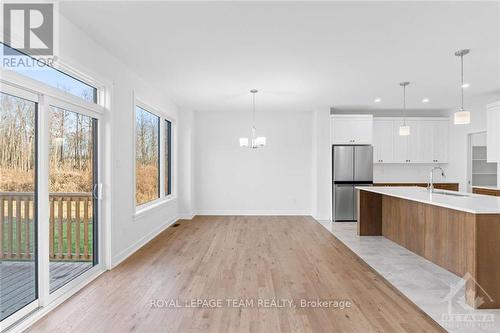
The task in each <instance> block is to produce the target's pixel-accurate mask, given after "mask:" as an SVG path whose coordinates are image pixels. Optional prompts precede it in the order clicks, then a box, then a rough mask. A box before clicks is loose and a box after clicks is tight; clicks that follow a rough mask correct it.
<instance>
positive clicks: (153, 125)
mask: <svg viewBox="0 0 500 333" xmlns="http://www.w3.org/2000/svg"><path fill="white" fill-rule="evenodd" d="M135 116H136V124H135V131H136V134H135V174H136V187H135V188H136V194H135V200H136V203H137V205H141V204H143V203H146V202H148V201H152V200H155V199H158V198H159V197H160V185H159V181H160V175H159V171H160V167H159V163H160V160H159V155H160V154H159V132H160V118H159V117H157V116H155V115H154V114H152V113H150V112H148V111H146V110H144V109H142V108H140V107H138V106H136V108H135Z"/></svg>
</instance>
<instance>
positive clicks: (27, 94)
mask: <svg viewBox="0 0 500 333" xmlns="http://www.w3.org/2000/svg"><path fill="white" fill-rule="evenodd" d="M0 91H1V92H3V93H5V94H7V95H11V96H14V97H20V98H23V99H26V100H28V101H31V102H35V103H39V97H40V94H36V93H34V92H32V91H29V90H26V89H23V88H22V87H20V86H18V85H16V84H12V83H10V82H7V81H4V80H0Z"/></svg>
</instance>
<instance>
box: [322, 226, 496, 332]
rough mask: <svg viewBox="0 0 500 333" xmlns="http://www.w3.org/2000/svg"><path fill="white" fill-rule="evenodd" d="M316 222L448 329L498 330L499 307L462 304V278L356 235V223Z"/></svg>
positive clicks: (404, 251) (383, 242)
mask: <svg viewBox="0 0 500 333" xmlns="http://www.w3.org/2000/svg"><path fill="white" fill-rule="evenodd" d="M319 223H321V224H322V225H323V226H324V227H325V228H326V229H328V230H329V231H330V232H331V233H332V234H333V235H334V236H335V237H337V238H338V239H339V240H340V241H342V242H343V243H344V244H345V245H346V246H347V247H349V248H350V249H351V250H352V251H353V252H354V253H356V254H357V255H358V256H359V257H360V258H361V259H363V260H364V261H365V262H366V263H367V264H368V265H370V266H371V267H372V268H373V269H375V270H376V271H377V272H378V273H379V274H380V275H382V276H383V277H384V278H385V279H386V280H387V281H389V282H390V283H391V284H392V285H393V286H394V287H395V288H397V289H398V290H399V291H401V292H402V293H403V294H404V295H405V296H406V297H408V298H409V299H410V300H411V301H412V302H413V303H415V304H416V305H417V306H418V307H419V308H420V309H422V311H424V312H425V313H427V314H428V315H429V316H430V317H431V318H433V319H434V320H435V321H436V322H438V323H439V324H440V325H441V326H443V327H444V328H445V329H446V330H448V331H449V332H457V333H466V332H467V333H469V332H471V333H472V332H474V333H483V332H500V310H474V309H472V308H471V307H470V306H468V305H466V304H465V298H464V289H463V285H462V284H463V283H464V280H463V279H462V278H460V277H458V276H456V275H454V274H452V273H450V272H448V271H447V270H445V269H443V268H441V267H439V266H437V265H435V264H433V263H432V262H430V261H428V260H426V259H424V258H422V257H420V256H418V255H416V254H414V253H413V252H410V251H408V250H407V249H405V248H403V247H401V246H399V245H398V244H396V243H394V242H392V241H390V240H388V239H387V238H385V237H382V236H364V237H359V236H357V233H356V223H350V222H341V223H331V222H328V221H326V222H319ZM499 283H500V281H499Z"/></svg>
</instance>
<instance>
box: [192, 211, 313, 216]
mask: <svg viewBox="0 0 500 333" xmlns="http://www.w3.org/2000/svg"><path fill="white" fill-rule="evenodd" d="M196 215H236V216H245V215H249V216H282V215H284V216H291V215H297V216H311V212H310V211H309V210H199V211H197V212H196Z"/></svg>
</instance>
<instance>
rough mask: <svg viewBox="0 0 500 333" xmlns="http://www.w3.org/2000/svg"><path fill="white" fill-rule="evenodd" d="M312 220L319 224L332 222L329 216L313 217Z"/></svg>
mask: <svg viewBox="0 0 500 333" xmlns="http://www.w3.org/2000/svg"><path fill="white" fill-rule="evenodd" d="M312 218H313V219H315V220H316V221H318V222H330V221H331V220H330V217H329V216H314V215H313V217H312Z"/></svg>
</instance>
